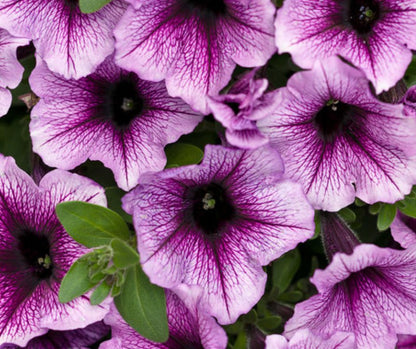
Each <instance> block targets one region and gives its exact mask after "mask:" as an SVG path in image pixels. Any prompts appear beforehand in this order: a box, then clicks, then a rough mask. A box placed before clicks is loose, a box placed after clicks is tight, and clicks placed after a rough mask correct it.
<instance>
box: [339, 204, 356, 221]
mask: <svg viewBox="0 0 416 349" xmlns="http://www.w3.org/2000/svg"><path fill="white" fill-rule="evenodd" d="M338 214H339V215H340V216H341V217H342V218H343V219H344V221H345V222H347V223H354V222H355V220H356V219H357V216H356V215H355V212H354V211H353V210H351V209H350V208H348V207H344V208H343V209H342V210H340V211H339V212H338Z"/></svg>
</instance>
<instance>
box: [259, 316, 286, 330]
mask: <svg viewBox="0 0 416 349" xmlns="http://www.w3.org/2000/svg"><path fill="white" fill-rule="evenodd" d="M281 323H282V318H281V317H280V316H278V315H273V316H267V317H265V318H263V319H260V320H259V321H257V326H258V327H259V328H260V329H261V330H263V331H264V332H266V333H272V332H275V331H276V329H277V328H278V327H279V326H280V324H281Z"/></svg>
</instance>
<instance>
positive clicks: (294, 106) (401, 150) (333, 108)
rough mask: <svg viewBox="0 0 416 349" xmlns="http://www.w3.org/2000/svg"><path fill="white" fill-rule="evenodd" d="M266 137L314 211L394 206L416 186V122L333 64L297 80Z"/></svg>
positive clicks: (356, 73) (355, 74)
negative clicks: (380, 204)
mask: <svg viewBox="0 0 416 349" xmlns="http://www.w3.org/2000/svg"><path fill="white" fill-rule="evenodd" d="M279 94H280V96H278V97H277V98H276V104H275V110H274V111H273V112H272V113H271V114H270V115H269V116H267V117H266V118H264V119H261V120H258V121H257V126H258V127H259V130H260V131H261V132H262V133H264V134H265V135H266V136H268V138H269V141H270V144H271V145H272V146H273V147H275V148H276V149H277V150H278V151H279V152H280V153H281V155H282V158H283V161H284V164H285V172H286V174H287V176H288V177H289V178H292V179H294V180H296V181H299V182H300V183H301V184H302V185H303V188H304V190H305V192H306V194H307V197H308V199H309V201H310V202H311V203H312V206H314V208H316V209H324V210H327V211H338V210H339V209H341V208H343V207H345V206H347V205H349V204H351V203H352V202H353V201H354V198H355V196H357V197H359V198H360V199H361V200H363V201H365V202H367V203H374V202H377V201H382V202H389V203H393V202H395V201H397V200H400V199H402V198H403V197H404V195H406V194H408V193H409V192H410V190H411V187H412V185H413V184H415V183H416V157H415V154H416V137H415V134H416V119H415V118H409V117H405V116H404V115H403V105H402V104H387V103H383V102H381V101H379V100H378V99H376V97H374V95H373V94H372V93H371V91H370V88H369V84H368V80H367V79H366V78H365V76H364V74H363V73H362V72H361V71H360V70H358V69H355V68H353V67H351V66H349V65H347V64H345V63H343V62H342V61H341V60H340V59H338V58H336V57H333V58H331V59H328V60H327V61H325V62H317V64H316V65H315V66H314V68H313V69H312V70H311V71H303V72H299V73H296V74H294V75H293V76H292V77H291V78H290V79H289V81H288V84H287V87H285V88H282V89H280V90H279Z"/></svg>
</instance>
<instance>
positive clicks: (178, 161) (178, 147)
mask: <svg viewBox="0 0 416 349" xmlns="http://www.w3.org/2000/svg"><path fill="white" fill-rule="evenodd" d="M165 153H166V157H167V164H166V167H168V168H169V167H178V166H185V165H192V164H197V163H199V162H200V161H201V160H202V158H203V157H204V152H203V151H202V150H201V149H200V148H198V147H196V146H194V145H192V144H185V143H175V144H168V145H167V146H166V147H165Z"/></svg>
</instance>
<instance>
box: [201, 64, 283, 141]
mask: <svg viewBox="0 0 416 349" xmlns="http://www.w3.org/2000/svg"><path fill="white" fill-rule="evenodd" d="M255 74H256V69H253V70H251V71H249V72H248V73H246V74H245V75H244V76H243V77H242V78H241V79H240V80H239V81H237V83H235V84H234V85H233V86H232V87H231V89H230V91H229V92H228V93H227V94H224V95H218V96H209V97H208V108H209V110H210V111H211V112H212V114H213V116H214V117H215V119H217V120H218V121H219V122H221V123H222V125H223V126H224V127H225V128H226V131H225V136H226V138H227V141H228V142H229V143H230V144H231V145H233V146H236V147H239V148H243V149H251V148H257V147H260V146H262V145H264V144H266V143H267V142H268V139H267V138H266V137H265V136H264V135H262V134H261V133H260V131H259V130H258V129H257V126H256V121H257V120H259V119H261V118H264V117H265V116H266V115H267V114H268V113H270V112H271V111H272V110H273V108H274V95H275V94H274V93H271V92H269V93H266V94H264V91H265V90H266V89H267V85H268V82H267V79H255Z"/></svg>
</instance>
